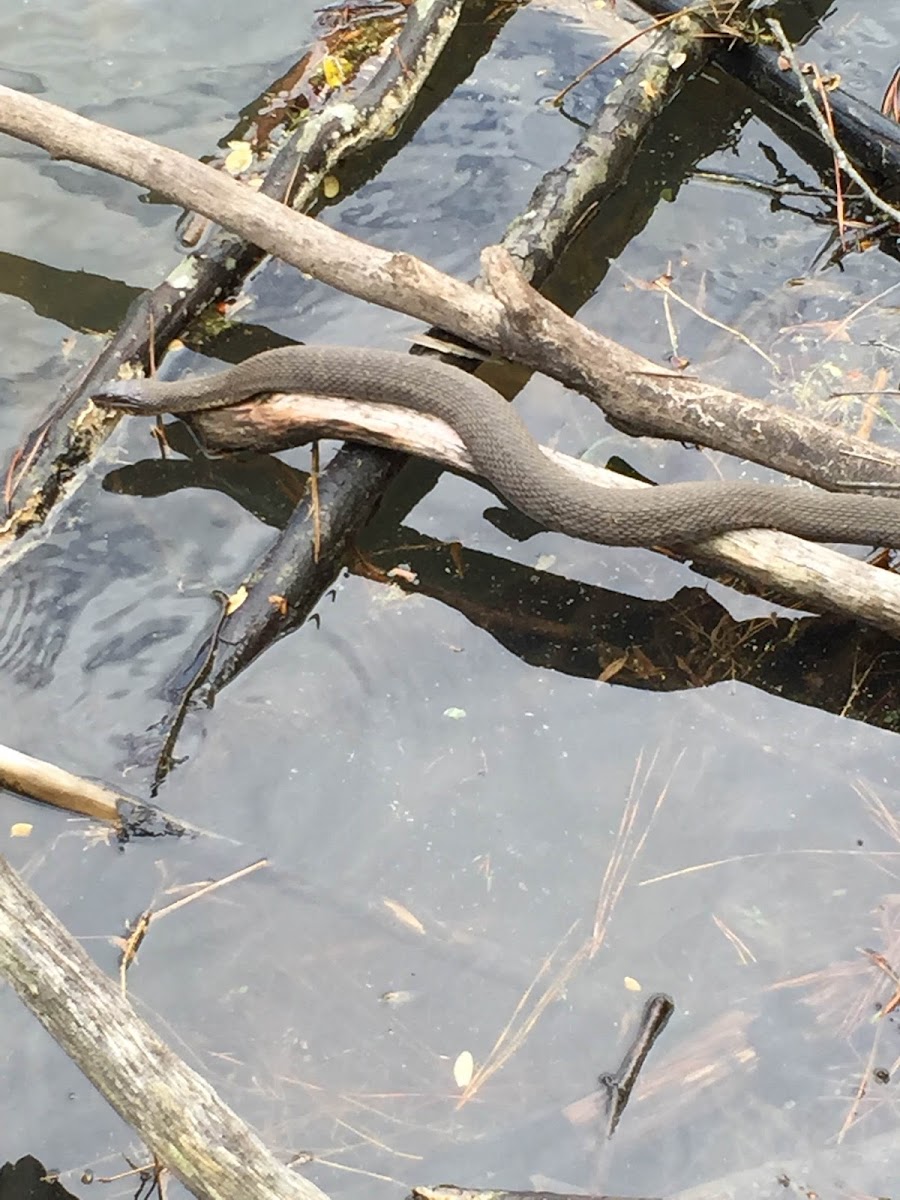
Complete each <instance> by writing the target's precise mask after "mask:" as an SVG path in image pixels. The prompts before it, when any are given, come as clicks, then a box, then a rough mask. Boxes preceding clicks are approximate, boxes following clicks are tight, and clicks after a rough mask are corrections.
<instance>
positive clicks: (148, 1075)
mask: <svg viewBox="0 0 900 1200" xmlns="http://www.w3.org/2000/svg"><path fill="white" fill-rule="evenodd" d="M0 975H2V976H3V977H4V978H5V979H6V980H7V981H8V982H9V983H10V984H11V986H12V987H13V988H14V989H15V991H16V992H17V993H18V995H19V998H20V999H21V1000H22V1002H23V1003H24V1004H25V1005H27V1007H28V1008H29V1009H30V1010H31V1012H33V1013H34V1015H35V1016H36V1017H37V1019H38V1020H39V1021H40V1022H41V1024H42V1025H43V1026H44V1028H45V1029H47V1030H48V1031H49V1033H50V1034H51V1035H52V1036H53V1038H55V1040H56V1041H57V1042H58V1043H59V1045H60V1046H61V1047H62V1049H63V1050H65V1052H66V1054H68V1055H69V1057H70V1058H71V1059H72V1060H73V1061H74V1062H75V1063H76V1064H77V1066H78V1067H80V1069H81V1070H82V1071H83V1072H84V1074H85V1075H86V1076H87V1078H88V1079H89V1080H90V1081H91V1083H92V1084H93V1085H94V1087H96V1088H97V1090H98V1091H99V1092H100V1093H101V1094H102V1095H103V1096H104V1097H105V1098H106V1099H107V1100H108V1101H109V1103H110V1104H111V1105H112V1107H113V1108H114V1109H115V1110H116V1112H117V1113H119V1115H120V1116H121V1117H122V1118H123V1119H124V1120H125V1121H127V1122H128V1124H129V1125H131V1126H132V1128H133V1129H134V1130H135V1131H136V1132H137V1133H138V1134H139V1135H140V1137H141V1138H142V1140H143V1141H144V1142H145V1143H146V1145H147V1147H148V1148H149V1149H150V1150H151V1151H152V1152H153V1153H154V1154H155V1155H156V1156H157V1158H158V1159H159V1160H160V1161H161V1162H162V1163H163V1164H164V1165H165V1166H167V1167H168V1168H169V1169H170V1170H171V1171H172V1172H174V1174H176V1175H177V1176H178V1177H179V1179H181V1181H182V1182H183V1183H184V1184H185V1186H186V1187H188V1188H189V1189H190V1190H191V1191H192V1192H193V1193H194V1195H195V1196H198V1197H203V1198H204V1200H206V1198H209V1200H328V1197H327V1195H326V1194H325V1193H324V1192H322V1191H320V1190H319V1189H318V1188H317V1187H316V1186H315V1184H312V1183H310V1182H308V1180H306V1179H304V1178H303V1177H302V1176H300V1175H296V1174H295V1173H294V1172H293V1171H290V1170H289V1169H288V1168H287V1167H285V1166H283V1165H282V1164H281V1163H280V1162H278V1161H277V1159H275V1158H273V1157H272V1155H271V1154H270V1153H269V1151H268V1150H267V1149H266V1147H265V1146H264V1145H263V1143H262V1142H261V1141H260V1139H259V1138H258V1137H257V1136H256V1134H255V1133H254V1132H253V1131H252V1130H251V1129H250V1128H249V1127H248V1126H247V1125H245V1124H244V1122H243V1121H241V1119H240V1118H239V1117H238V1116H237V1115H236V1114H235V1113H234V1112H233V1111H232V1110H231V1109H230V1108H228V1106H227V1105H225V1104H223V1102H222V1101H221V1100H220V1099H219V1097H218V1096H217V1095H216V1093H215V1091H213V1089H212V1088H211V1087H210V1086H209V1084H208V1083H207V1082H206V1081H205V1080H204V1079H202V1078H201V1077H200V1076H199V1075H198V1074H197V1073H196V1071H193V1070H191V1068H190V1067H188V1066H186V1065H185V1063H183V1062H182V1061H181V1059H180V1058H178V1057H177V1056H176V1055H175V1054H173V1053H172V1051H171V1050H170V1049H169V1047H168V1046H167V1045H166V1044H165V1043H164V1042H163V1041H161V1040H160V1039H159V1038H158V1037H157V1036H156V1034H155V1033H154V1032H153V1030H152V1029H151V1028H150V1026H149V1025H148V1024H147V1023H146V1022H145V1021H143V1020H142V1019H141V1018H140V1017H139V1016H138V1015H137V1014H136V1013H135V1011H134V1009H133V1008H132V1007H131V1005H130V1004H129V1002H128V1000H127V999H126V998H125V997H124V996H123V995H122V994H121V991H120V989H119V987H118V985H117V983H115V982H114V981H113V980H111V979H109V978H108V977H107V976H106V975H104V974H103V972H102V971H101V970H100V969H99V967H97V965H96V964H95V963H94V962H93V960H92V959H91V958H90V957H89V956H88V954H87V953H86V952H85V951H84V950H83V949H82V947H81V946H80V945H79V944H78V942H76V941H75V940H74V938H72V937H71V936H70V934H69V933H68V932H67V930H66V929H65V928H64V927H63V926H62V924H61V923H60V922H59V921H58V920H57V919H56V917H54V916H53V914H52V913H51V912H49V910H48V909H47V908H46V907H45V906H44V905H43V904H42V903H41V901H40V899H39V898H38V897H37V896H36V895H35V893H34V892H33V891H32V890H31V889H30V888H29V887H28V886H27V884H25V883H24V882H23V880H22V879H21V878H20V877H19V876H18V875H17V873H16V872H15V871H14V870H13V868H12V867H11V866H10V865H9V863H8V862H6V860H5V859H3V858H0Z"/></svg>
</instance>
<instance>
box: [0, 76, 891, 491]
mask: <svg viewBox="0 0 900 1200" xmlns="http://www.w3.org/2000/svg"><path fill="white" fill-rule="evenodd" d="M0 130H2V131H3V132H5V133H10V134H12V135H14V136H15V137H19V138H22V139H23V140H24V141H27V142H31V143H32V144H35V145H39V146H43V147H44V149H46V150H47V151H48V152H49V153H51V154H52V155H54V156H55V157H57V158H65V159H70V160H72V161H75V162H81V163H86V164H88V165H91V166H95V167H97V168H99V169H100V170H104V171H108V172H110V173H111V174H114V175H118V176H120V177H121V178H123V179H129V180H131V181H132V182H134V183H138V184H141V185H142V186H144V187H152V188H155V189H156V190H157V191H159V192H161V193H162V194H164V195H168V196H169V197H170V198H171V199H173V200H174V201H176V202H177V203H179V204H181V205H182V206H184V207H185V208H189V209H194V210H196V211H198V212H201V213H204V214H206V215H207V216H210V217H211V218H212V219H215V220H218V221H219V222H220V223H221V224H223V225H225V226H226V227H228V228H231V229H234V230H236V231H238V232H240V233H241V234H242V235H243V236H244V237H246V238H247V240H248V241H251V242H253V243H254V244H256V245H258V246H259V247H260V248H262V249H263V250H265V251H266V252H267V253H270V254H274V255H276V256H277V257H279V258H282V259H283V260H284V261H285V262H288V263H290V264H291V265H293V266H295V267H297V268H298V270H300V271H304V272H306V273H307V274H310V275H313V276H315V277H316V278H318V279H320V280H321V281H322V282H324V283H327V284H330V285H331V286H333V287H335V288H338V289H340V290H342V291H345V292H349V293H350V294H351V295H354V296H357V297H358V298H360V299H363V300H369V301H371V302H373V303H376V304H380V305H382V306H384V307H386V308H390V309H394V310H395V311H398V312H404V313H407V314H408V315H410V316H413V317H418V318H420V319H422V320H425V321H427V322H429V323H430V324H433V325H437V326H440V327H441V328H444V329H447V330H449V331H450V332H452V333H455V334H456V335H457V336H459V337H461V338H464V339H466V340H468V341H471V342H473V343H474V344H475V345H478V346H480V347H482V348H483V349H485V350H487V351H490V352H491V353H497V354H500V355H503V356H504V357H509V358H513V359H515V360H516V361H517V362H521V363H523V364H524V365H526V366H528V367H531V368H533V369H535V370H538V371H543V372H544V373H545V374H547V375H549V376H551V377H552V378H554V379H557V380H559V381H560V382H561V383H564V384H565V385H566V386H568V387H573V388H575V389H576V390H578V391H581V392H584V394H585V395H588V396H590V397H591V398H592V399H594V400H596V401H597V402H598V403H599V404H600V405H601V406H602V407H603V408H604V410H605V411H606V412H607V414H608V415H609V416H610V417H611V418H612V419H613V420H614V421H616V422H617V423H619V424H621V425H622V426H624V427H626V428H628V429H629V430H631V431H632V432H635V433H647V434H651V435H653V436H656V437H668V438H675V439H678V440H681V441H692V442H699V443H701V444H703V445H706V446H710V447H711V448H713V449H718V450H723V451H726V452H727V453H730V454H736V455H739V456H741V457H742V458H747V459H750V460H751V461H753V462H762V463H764V464H765V465H767V466H770V467H773V468H775V469H777V470H783V471H786V472H788V473H789V474H792V475H795V476H796V477H797V478H800V479H806V480H808V481H809V482H811V483H818V484H820V486H823V487H829V486H832V487H833V486H840V485H842V484H848V483H856V484H861V485H864V484H866V483H871V482H873V481H874V482H880V483H884V482H885V481H889V482H892V483H894V482H900V454H897V453H893V452H891V451H889V450H886V449H884V448H879V447H874V446H872V445H871V444H870V443H868V442H865V441H863V440H862V439H860V438H855V437H852V436H850V435H847V434H844V433H842V432H840V431H838V430H835V429H831V428H829V427H828V426H826V425H824V424H822V423H821V422H818V421H815V420H812V419H810V418H807V417H803V416H801V415H800V414H798V413H792V412H785V411H780V410H776V409H773V408H772V407H771V406H769V405H768V404H766V403H764V402H763V401H759V400H754V399H751V398H749V397H746V396H740V395H738V394H736V393H731V392H728V391H726V390H725V389H722V388H717V387H714V386H712V385H707V384H704V383H702V382H700V381H699V380H696V379H691V378H688V377H685V376H684V375H679V374H678V373H677V372H674V371H663V370H660V369H659V368H658V366H657V364H654V363H651V362H649V361H648V360H646V359H644V358H642V357H641V356H640V355H637V354H632V353H631V352H630V351H628V350H626V349H625V348H624V347H622V346H618V345H616V344H615V343H614V342H611V341H610V340H609V339H608V338H604V337H602V336H601V335H600V334H598V333H594V332H592V331H589V330H587V329H586V328H584V327H583V326H580V325H579V324H578V322H576V321H573V320H571V319H570V318H566V317H565V316H564V314H562V313H559V314H558V318H557V320H556V321H555V322H554V328H552V329H550V328H546V329H544V330H543V331H542V337H541V339H540V340H539V342H538V343H537V344H535V343H534V342H533V341H532V340H531V339H530V337H529V334H530V333H531V332H533V330H529V331H528V332H525V331H523V330H522V329H521V328H515V327H514V326H511V324H510V322H509V321H508V320H507V315H506V311H505V308H504V302H505V299H506V298H505V297H504V298H503V299H498V298H497V297H496V296H492V295H489V294H488V293H485V292H480V291H477V290H476V289H475V288H473V287H470V286H469V285H467V284H464V283H461V282H460V281H459V280H456V279H453V278H451V277H450V276H448V275H445V274H444V273H443V272H441V271H438V270H436V269H435V268H434V267H431V266H429V265H428V264H427V263H425V262H423V261H422V260H421V259H417V258H415V257H414V256H412V255H409V254H403V253H392V252H390V251H385V250H381V249H378V248H377V247H373V246H369V245H366V244H365V243H362V242H359V241H357V240H356V239H354V238H351V237H348V236H347V235H346V234H342V233H340V232H338V231H337V230H334V229H330V228H328V226H326V225H323V224H321V223H319V222H316V221H313V220H310V218H308V217H305V216H303V215H302V214H300V213H295V212H291V211H289V210H287V209H286V208H285V207H284V206H283V205H281V204H279V203H277V202H276V201H275V200H272V199H271V198H270V197H268V196H262V195H253V194H251V193H249V192H248V189H247V188H244V187H242V186H241V185H240V184H239V183H237V182H235V181H234V180H233V179H229V178H227V177H225V176H223V175H222V173H221V172H218V171H214V170H211V169H210V168H208V167H206V166H205V165H204V164H202V163H199V162H197V161H195V160H194V159H191V158H188V157H187V156H186V155H183V154H179V153H178V152H176V151H173V150H170V149H167V148H164V147H161V146H159V145H157V144H155V143H150V142H147V141H146V140H144V139H142V138H137V137H134V136H132V135H131V134H126V133H122V132H121V131H119V130H115V129H112V128H110V127H109V126H103V125H99V124H97V123H96V122H93V121H89V120H87V119H86V118H84V117H80V116H77V115H76V114H74V113H69V112H66V111H65V110H64V109H61V108H59V107H58V106H56V105H53V104H49V103H48V102H47V101H44V100H39V99H37V98H36V97H34V96H26V95H24V94H23V93H19V92H14V91H12V90H11V89H9V88H5V87H0ZM576 334H577V337H576V338H575V344H571V343H570V341H569V339H570V338H572V337H573V336H574V335H576ZM560 338H563V339H565V340H563V341H560V340H559V339H560Z"/></svg>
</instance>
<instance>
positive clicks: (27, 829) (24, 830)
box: [9, 821, 34, 837]
mask: <svg viewBox="0 0 900 1200" xmlns="http://www.w3.org/2000/svg"><path fill="white" fill-rule="evenodd" d="M32 829H34V826H33V825H29V824H28V822H27V821H17V822H16V823H15V825H13V827H12V828H11V829H10V831H9V836H10V837H31V831H32Z"/></svg>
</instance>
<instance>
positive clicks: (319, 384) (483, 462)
mask: <svg viewBox="0 0 900 1200" xmlns="http://www.w3.org/2000/svg"><path fill="white" fill-rule="evenodd" d="M267 392H306V393H311V394H313V395H319V396H341V397H343V398H345V399H348V400H358V401H368V402H372V403H375V404H397V405H401V406H403V407H405V408H410V409H413V410H414V411H416V412H420V413H429V414H431V415H433V416H436V417H440V418H441V419H442V420H444V421H446V422H447V424H448V425H450V426H452V427H453V429H455V430H456V432H457V433H458V434H459V436H460V437H461V439H462V441H463V442H464V444H465V446H466V448H467V450H468V451H469V454H470V456H471V458H472V461H473V463H474V465H475V469H476V470H477V471H478V473H479V474H480V475H482V476H483V477H484V478H485V479H486V480H487V481H488V482H489V483H491V484H492V485H493V486H494V487H495V488H496V489H497V491H498V492H499V493H500V494H501V495H502V496H504V497H505V498H506V499H507V500H508V501H509V502H510V503H511V504H513V505H515V507H516V508H518V509H520V510H521V511H522V512H523V513H526V514H527V515H528V516H530V517H532V518H533V519H534V520H535V521H538V522H539V523H540V524H541V525H544V526H546V527H547V528H549V529H555V530H559V531H561V532H563V533H568V534H571V535H572V536H573V537H578V538H583V539H585V540H586V541H590V542H600V543H602V544H605V545H610V546H654V545H656V546H681V545H685V544H688V543H691V542H694V541H698V540H700V539H702V538H705V537H708V536H710V535H713V534H716V533H722V532H724V531H726V530H729V529H779V530H782V531H783V532H785V533H793V534H796V535H798V536H799V537H804V538H808V539H810V540H811V541H816V542H846V543H853V544H856V545H861V546H896V547H900V501H898V500H892V499H888V498H886V497H880V496H868V495H853V494H850V493H831V492H826V491H822V490H821V489H818V488H810V487H803V486H798V487H782V486H780V485H778V484H766V483H740V482H736V483H732V482H720V481H713V482H703V483H669V484H663V485H661V486H660V487H654V488H646V489H641V490H640V491H637V490H635V491H614V490H612V489H610V488H602V487H596V486H594V485H593V484H591V483H588V482H586V481H584V480H581V479H578V478H577V477H575V476H573V475H571V474H570V473H569V472H567V471H566V470H565V469H564V468H562V467H560V466H558V465H557V464H556V463H554V462H553V461H552V460H550V459H548V458H547V457H546V456H545V455H544V454H543V453H542V451H541V449H540V447H539V446H538V443H537V442H536V441H535V439H534V438H533V437H532V435H531V434H530V433H529V432H528V429H527V428H526V427H525V425H524V424H523V423H522V421H521V420H520V419H519V417H518V416H517V415H516V413H515V412H514V410H513V409H512V407H511V406H510V405H509V404H508V403H507V402H506V400H504V399H503V397H502V396H500V395H499V394H498V393H497V392H495V391H494V389H493V388H491V387H489V386H488V385H487V384H486V383H483V382H482V381H481V380H479V379H476V378H474V377H473V376H471V375H468V374H466V373H465V372H463V371H459V370H457V369H456V368H455V367H451V366H448V365H445V364H444V363H441V362H438V361H437V360H435V359H432V358H426V357H420V356H413V355H408V354H401V353H398V352H396V351H391V350H372V349H352V348H348V347H344V346H288V347H284V348H282V349H277V350H268V351H265V352H264V353H262V354H257V355H254V356H253V357H252V358H248V359H246V360H245V361H244V362H242V363H240V364H239V365H238V366H234V367H229V368H228V369H227V370H224V371H220V372H217V373H216V374H214V375H206V376H201V377H191V378H187V379H181V380H178V381H175V382H161V381H159V380H156V379H131V380H123V381H119V382H116V383H111V384H108V385H106V386H105V387H104V388H103V389H102V391H100V392H99V393H97V394H96V395H95V396H94V399H95V400H97V402H98V403H100V404H103V405H106V406H107V407H112V408H118V409H123V410H125V411H127V412H131V413H139V414H153V413H161V412H170V413H190V412H196V411H201V410H206V409H211V408H224V407H226V406H228V405H232V404H238V403H240V402H242V401H244V400H248V399H250V398H251V397H252V396H257V395H260V394H263V393H267Z"/></svg>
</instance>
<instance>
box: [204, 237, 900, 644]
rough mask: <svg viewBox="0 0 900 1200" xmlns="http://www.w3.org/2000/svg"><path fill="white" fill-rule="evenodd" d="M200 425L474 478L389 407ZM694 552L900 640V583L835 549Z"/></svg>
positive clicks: (325, 405)
mask: <svg viewBox="0 0 900 1200" xmlns="http://www.w3.org/2000/svg"><path fill="white" fill-rule="evenodd" d="M488 258H489V259H492V260H493V262H492V265H491V267H490V272H489V273H490V277H491V279H492V280H494V281H497V280H498V278H500V277H503V278H505V277H506V275H507V274H508V272H509V271H510V270H511V268H509V267H508V266H507V265H505V264H504V261H503V258H502V256H501V254H496V253H493V252H492V253H491V254H489V255H488ZM498 271H499V275H498ZM514 286H515V285H514ZM532 295H534V293H532ZM540 303H541V304H543V303H544V302H543V301H540ZM192 423H193V425H194V427H195V429H196V430H197V432H198V433H199V434H200V436H202V438H203V440H204V442H205V443H206V444H207V445H208V446H209V447H210V449H215V450H217V451H221V450H225V449H240V448H244V447H247V446H251V445H252V446H256V447H257V448H259V447H261V448H265V449H270V450H274V449H278V448H284V447H285V446H290V445H297V444H300V443H301V442H305V441H310V440H312V439H313V438H316V437H339V438H349V439H350V440H359V441H366V442H371V443H372V444H374V445H378V446H384V447H390V448H393V449H399V450H402V451H403V452H404V453H407V454H414V455H420V456H422V457H425V458H429V459H432V460H433V461H435V462H438V463H440V464H441V466H444V467H449V468H451V469H452V470H455V471H460V472H462V473H463V474H471V473H472V471H473V468H472V464H471V461H470V460H469V457H468V454H467V453H466V451H465V448H464V447H463V445H462V443H461V442H460V440H459V438H458V437H457V435H456V434H455V433H454V431H453V430H452V429H450V428H449V427H448V426H447V425H445V424H444V423H443V422H442V421H439V420H438V419H437V418H435V417H428V416H422V415H418V414H416V413H411V412H409V411H408V410H405V409H399V408H391V407H389V406H384V405H375V404H368V405H366V404H357V403H351V402H348V401H344V400H340V399H337V398H334V399H329V398H323V397H314V396H304V397H301V396H294V397H291V396H278V397H273V398H272V399H270V400H264V401H259V402H256V403H251V404H243V405H240V406H235V407H234V408H229V409H221V410H219V411H217V412H209V413H203V414H197V415H196V416H195V417H194V418H192ZM544 453H545V454H547V455H548V457H551V458H553V459H555V460H556V461H557V462H559V463H560V464H561V465H562V466H564V467H565V468H566V469H567V470H570V471H571V472H572V473H573V474H576V475H579V476H580V477H581V478H583V479H588V480H590V482H592V483H596V484H597V486H599V487H614V488H626V489H636V488H642V487H646V486H648V485H647V484H644V483H641V482H640V481H639V480H636V479H632V478H630V477H628V476H625V475H619V474H617V473H615V472H613V471H606V470H604V469H603V468H601V467H594V466H591V465H590V464H588V463H584V462H580V461H578V460H576V459H573V458H570V457H568V456H567V455H564V454H560V453H558V452H557V451H551V450H549V449H547V448H546V447H545V448H544ZM693 549H694V553H695V556H696V558H697V559H699V560H700V561H702V562H703V563H704V564H706V565H707V566H709V567H711V568H714V569H717V570H719V571H727V572H732V573H734V574H737V575H739V576H740V577H741V578H742V579H744V580H747V581H750V582H752V583H754V584H755V585H756V586H757V587H759V588H762V589H773V588H777V589H778V591H779V592H780V593H781V595H782V597H784V598H787V597H793V599H794V600H795V601H796V602H797V603H799V604H800V605H801V606H803V607H809V608H813V609H816V610H819V611H824V612H836V613H840V614H842V615H843V616H850V617H853V618H855V619H857V620H860V621H865V622H867V623H869V624H872V625H875V626H877V627H878V628H880V629H884V630H885V631H886V632H888V633H891V634H894V635H895V636H897V635H900V579H898V578H897V577H896V576H895V575H893V574H891V573H890V572H888V571H881V570H878V569H876V568H874V567H872V566H870V565H869V564H868V563H865V562H860V561H858V560H857V559H854V558H850V557H848V556H847V555H845V554H840V553H838V552H837V551H834V550H831V549H829V548H828V547H827V546H818V545H813V544H812V543H810V542H805V541H803V540H801V539H800V538H795V537H792V536H791V535H790V534H786V533H773V532H770V531H764V530H752V531H747V532H741V533H728V534H722V535H721V536H719V537H716V538H711V539H709V540H708V541H706V542H704V543H702V545H699V546H696V547H694V548H693Z"/></svg>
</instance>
